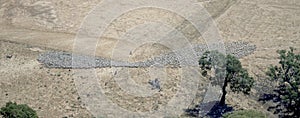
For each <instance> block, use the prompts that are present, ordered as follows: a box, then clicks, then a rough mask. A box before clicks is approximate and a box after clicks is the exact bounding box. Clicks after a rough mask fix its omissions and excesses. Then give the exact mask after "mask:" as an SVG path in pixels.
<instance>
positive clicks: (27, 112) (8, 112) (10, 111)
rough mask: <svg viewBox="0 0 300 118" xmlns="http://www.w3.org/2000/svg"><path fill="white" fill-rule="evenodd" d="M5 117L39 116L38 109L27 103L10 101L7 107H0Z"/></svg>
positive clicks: (36, 117) (33, 117) (28, 117)
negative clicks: (35, 109)
mask: <svg viewBox="0 0 300 118" xmlns="http://www.w3.org/2000/svg"><path fill="white" fill-rule="evenodd" d="M0 114H1V115H2V116H3V118H38V116H37V114H36V111H34V110H33V109H31V108H30V107H29V106H27V105H26V104H20V105H18V104H17V103H12V102H8V103H6V106H5V107H2V108H1V109H0Z"/></svg>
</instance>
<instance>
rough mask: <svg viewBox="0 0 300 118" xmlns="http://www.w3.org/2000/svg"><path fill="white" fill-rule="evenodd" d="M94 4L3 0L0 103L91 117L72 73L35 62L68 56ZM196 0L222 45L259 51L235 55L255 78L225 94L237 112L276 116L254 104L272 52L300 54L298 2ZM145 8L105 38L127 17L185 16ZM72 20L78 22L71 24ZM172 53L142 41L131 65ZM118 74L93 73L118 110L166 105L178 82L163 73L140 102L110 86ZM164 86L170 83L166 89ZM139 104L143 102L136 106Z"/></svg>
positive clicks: (103, 47)
mask: <svg viewBox="0 0 300 118" xmlns="http://www.w3.org/2000/svg"><path fill="white" fill-rule="evenodd" d="M99 1H100V0H90V1H87V2H83V1H80V0H77V1H75V2H74V1H69V0H68V1H66V2H64V1H63V0H58V1H57V0H56V1H54V0H49V1H47V2H38V0H24V1H20V2H19V1H18V0H12V1H10V0H3V1H0V6H1V7H0V15H1V16H3V18H5V19H2V18H1V19H0V22H1V23H4V24H1V27H0V32H1V33H0V75H1V76H0V80H1V81H0V94H1V96H2V97H1V98H0V106H3V105H4V104H5V103H6V102H8V101H16V102H17V103H25V104H28V105H29V106H31V107H32V108H34V109H35V110H37V113H38V115H39V116H40V117H42V118H53V117H58V118H61V117H75V118H78V117H79V118H80V117H92V115H91V112H89V111H88V110H87V109H86V107H85V104H84V103H83V102H82V101H81V99H82V98H80V97H79V95H78V94H77V90H76V87H75V81H74V79H73V77H72V70H69V69H61V68H59V69H58V68H46V67H45V66H44V65H43V64H41V63H39V61H38V58H39V56H40V55H41V54H45V53H47V52H61V51H65V52H69V53H70V52H71V51H72V48H73V47H72V46H73V45H72V44H73V41H74V40H73V39H74V38H75V36H74V35H73V34H70V33H72V32H73V33H74V32H76V31H77V30H78V28H79V26H80V22H81V21H82V19H83V18H84V16H85V15H86V13H87V12H88V11H89V9H90V8H92V7H93V6H94V5H95V3H97V2H99ZM198 1H199V2H202V3H203V5H204V6H205V8H207V10H208V12H209V13H210V14H211V15H212V16H213V18H214V20H215V22H216V25H217V27H218V28H219V32H220V34H221V36H222V37H223V41H224V42H227V43H228V42H236V41H242V42H249V43H250V44H251V45H255V46H256V50H255V51H254V52H253V53H251V55H247V56H245V57H242V58H240V60H241V62H242V64H243V66H244V67H245V68H247V69H248V71H249V72H250V74H251V75H252V76H254V78H255V80H256V82H255V86H254V89H252V91H251V95H250V96H245V95H242V94H234V93H232V92H229V94H228V98H227V103H228V105H229V106H232V107H233V108H234V109H235V110H239V109H255V110H258V111H262V112H264V113H266V114H267V115H268V117H273V116H272V115H271V114H270V113H269V112H268V111H266V108H267V105H266V104H265V105H263V104H261V103H259V102H257V100H258V96H259V95H260V94H262V93H265V92H268V91H270V90H271V89H270V88H272V83H271V82H270V81H268V80H266V79H265V77H264V76H265V74H264V73H265V71H266V69H267V67H268V66H269V65H270V64H276V63H277V62H278V60H277V59H276V58H277V56H278V55H277V54H276V51H277V50H279V49H288V48H289V47H295V48H296V49H297V50H298V52H300V48H299V46H300V40H299V39H300V26H299V24H300V16H299V14H300V10H299V9H300V2H299V1H297V0H264V1H261V0H251V1H249V0H198ZM73 3H74V4H73ZM148 10H149V9H148ZM148 10H141V11H135V12H132V13H129V14H124V15H123V16H122V17H121V18H120V19H116V21H115V22H116V23H114V24H113V25H112V26H110V28H111V30H108V31H106V32H107V34H112V35H114V34H117V33H118V31H115V30H113V29H117V28H118V27H116V26H119V27H122V26H124V25H132V24H126V21H130V20H132V19H130V18H140V17H146V18H148V17H150V18H153V19H159V18H161V17H160V15H161V14H163V15H164V16H169V17H171V18H173V19H174V20H175V21H168V19H164V20H166V21H167V22H173V23H174V24H176V23H180V22H181V21H182V18H178V17H173V16H174V14H172V13H168V12H166V11H155V10H153V9H150V11H151V15H149V16H143V14H145V13H146V12H148ZM35 13H41V14H35ZM134 14H137V15H136V16H135V15H134ZM155 14H160V15H155ZM74 17H76V18H77V19H74V20H72V21H70V19H73V18H74ZM133 25H135V24H133ZM180 26H181V25H180ZM187 29H189V28H187ZM190 29H191V28H190ZM40 30H42V31H40ZM119 30H120V29H119ZM55 31H57V32H60V33H57V32H55ZM189 31H191V30H184V31H183V32H184V33H186V34H191V36H190V37H193V36H194V35H195V34H193V33H191V32H189ZM119 32H121V33H122V32H123V29H122V28H121V30H120V31H119ZM102 38H103V37H102ZM201 40H203V39H199V40H197V41H195V42H196V44H201V43H203V41H202V42H201ZM117 42H118V40H116V39H113V38H107V37H106V38H105V37H104V38H103V40H102V41H101V42H100V43H99V47H97V52H96V55H97V56H99V57H104V58H111V55H112V53H111V52H112V50H113V47H114V46H115V45H116V43H117ZM122 43H126V42H122ZM169 51H170V49H168V48H167V47H164V46H160V45H154V44H145V45H143V46H140V47H138V48H137V49H136V50H134V51H133V52H132V53H133V54H132V56H131V59H132V60H130V61H133V62H134V61H143V60H145V59H147V58H148V57H151V56H153V55H158V54H161V53H166V52H169ZM120 69H122V68H98V69H96V72H97V74H98V76H99V77H102V78H103V79H101V80H100V81H99V83H100V85H101V86H102V87H103V88H105V95H106V96H108V97H109V98H110V99H111V100H112V101H113V102H114V103H116V104H118V105H119V106H121V107H122V108H126V109H128V110H131V111H149V110H150V111H151V110H153V109H154V110H155V109H156V108H157V106H160V105H164V104H166V101H168V99H169V98H170V97H172V95H174V91H176V87H175V88H174V86H176V85H177V84H176V82H178V81H179V80H180V79H181V78H180V77H178V76H179V75H178V71H179V70H177V69H174V68H168V70H167V72H168V73H170V76H169V77H168V78H169V79H170V80H167V79H166V81H162V82H161V84H162V87H163V88H165V90H163V91H162V92H161V93H160V94H158V95H156V96H154V97H153V98H148V99H146V100H145V99H140V98H134V97H133V96H129V95H128V94H126V93H124V92H122V91H120V88H118V87H117V86H116V84H115V83H113V82H111V80H112V77H111V74H112V72H113V71H115V70H120ZM130 71H131V74H132V75H135V76H134V77H133V79H134V80H135V81H136V83H139V84H140V85H144V86H147V87H151V86H150V85H149V83H148V82H149V79H148V78H149V75H147V72H149V70H147V69H145V68H140V69H135V68H132V69H130ZM139 78H145V79H139ZM146 78H147V79H146ZM107 83H111V84H107ZM165 83H170V84H167V85H164V84H165ZM202 84H203V83H202ZM127 95H128V96H127ZM123 98H125V99H123ZM153 99H154V100H155V99H160V101H159V102H160V104H158V105H157V104H154V103H153ZM143 100H144V101H145V103H143V104H142V105H140V106H137V107H134V106H136V104H138V102H140V101H143ZM137 101H138V102H137ZM196 101H197V100H196ZM199 101H200V100H199ZM131 103H132V104H131ZM191 106H192V105H191Z"/></svg>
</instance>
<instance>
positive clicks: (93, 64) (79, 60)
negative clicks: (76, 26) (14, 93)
mask: <svg viewBox="0 0 300 118" xmlns="http://www.w3.org/2000/svg"><path fill="white" fill-rule="evenodd" d="M225 48H226V53H227V54H232V55H234V56H236V57H238V58H241V57H244V56H247V55H250V54H252V53H253V52H254V51H255V50H256V46H255V45H251V44H249V43H247V42H231V43H225ZM193 50H194V51H195V53H196V55H195V57H196V58H200V57H201V56H202V54H203V53H204V52H205V51H207V50H208V48H207V46H206V45H194V46H193ZM186 52H190V51H189V49H187V48H183V49H181V50H178V51H175V52H171V53H167V54H163V55H160V56H158V57H155V58H152V59H149V60H146V61H143V62H134V63H130V62H124V61H116V60H111V59H105V58H101V57H92V56H84V55H76V54H71V53H67V52H57V51H56V52H55V51H54V52H46V53H43V54H41V55H40V56H39V58H38V61H39V62H40V63H42V64H44V65H45V66H46V67H48V68H62V69H71V68H75V69H85V68H105V67H129V68H137V67H150V66H152V65H157V66H167V65H171V66H175V67H180V66H189V65H195V63H194V61H186V59H189V57H188V56H189V54H187V53H186ZM178 54H179V55H178ZM190 58H193V57H190ZM157 63H158V64H157Z"/></svg>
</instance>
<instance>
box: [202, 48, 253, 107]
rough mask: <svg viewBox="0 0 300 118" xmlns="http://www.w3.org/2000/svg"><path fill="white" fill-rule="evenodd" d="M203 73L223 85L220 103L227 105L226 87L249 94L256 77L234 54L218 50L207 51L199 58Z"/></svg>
mask: <svg viewBox="0 0 300 118" xmlns="http://www.w3.org/2000/svg"><path fill="white" fill-rule="evenodd" d="M199 65H200V67H201V70H202V75H203V76H205V77H208V78H209V79H212V80H216V81H217V83H219V84H221V85H220V86H222V97H221V100H220V102H219V105H225V99H226V94H227V91H226V88H227V87H228V86H230V89H231V90H232V91H233V92H237V93H239V92H242V93H244V94H249V92H250V90H251V87H252V86H253V84H254V79H253V78H252V77H250V76H249V74H248V72H247V70H246V69H244V68H243V67H242V64H241V62H240V61H239V60H238V59H237V58H236V57H235V56H232V55H224V54H222V53H220V52H218V51H207V52H205V53H204V54H203V56H202V57H201V59H200V60H199Z"/></svg>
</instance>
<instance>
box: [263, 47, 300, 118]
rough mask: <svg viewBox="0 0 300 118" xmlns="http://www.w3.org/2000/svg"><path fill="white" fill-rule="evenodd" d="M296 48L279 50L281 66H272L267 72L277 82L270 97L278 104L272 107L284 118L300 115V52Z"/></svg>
mask: <svg viewBox="0 0 300 118" xmlns="http://www.w3.org/2000/svg"><path fill="white" fill-rule="evenodd" d="M294 50H295V49H294V48H290V50H289V51H286V50H279V51H277V52H278V54H279V55H280V56H279V59H280V61H279V66H271V67H270V68H269V70H268V72H267V76H268V78H269V79H271V80H273V81H275V82H276V83H277V86H276V89H275V90H274V93H272V94H271V97H272V99H269V100H270V101H272V102H274V103H275V104H276V106H272V107H270V109H273V110H274V113H275V114H278V115H279V117H283V118H299V117H300V112H299V111H300V54H295V53H294Z"/></svg>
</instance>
